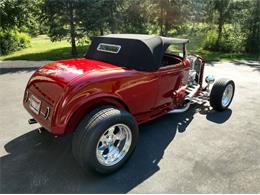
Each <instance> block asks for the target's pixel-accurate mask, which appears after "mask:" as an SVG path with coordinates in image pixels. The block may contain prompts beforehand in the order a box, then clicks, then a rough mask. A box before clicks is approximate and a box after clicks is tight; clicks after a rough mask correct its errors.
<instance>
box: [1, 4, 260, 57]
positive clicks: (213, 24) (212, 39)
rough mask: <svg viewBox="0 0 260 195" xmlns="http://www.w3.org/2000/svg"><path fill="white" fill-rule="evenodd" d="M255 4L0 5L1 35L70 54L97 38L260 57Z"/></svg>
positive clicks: (259, 16)
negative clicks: (175, 42) (40, 40)
mask: <svg viewBox="0 0 260 195" xmlns="http://www.w3.org/2000/svg"><path fill="white" fill-rule="evenodd" d="M259 13H260V1H259V0H207V1H204V0H34V1H32V0H2V1H0V17H1V26H0V30H1V32H7V31H10V32H11V31H12V29H16V30H17V31H18V32H26V33H29V34H30V35H31V36H36V35H38V34H39V33H44V34H48V35H49V36H50V38H51V40H52V41H60V40H63V39H65V40H68V41H69V42H70V44H71V53H72V54H73V55H74V56H76V55H77V53H78V51H77V47H78V46H81V45H84V44H88V43H89V39H90V38H91V37H93V36H96V35H103V34H108V33H145V34H160V35H163V36H173V37H180V36H185V37H186V38H190V37H194V38H196V40H197V39H198V37H202V39H201V40H198V43H204V48H205V49H208V50H211V51H221V52H232V53H233V52H249V53H255V54H259V52H260V44H258V43H259V42H260V20H259V19H260V14H259Z"/></svg>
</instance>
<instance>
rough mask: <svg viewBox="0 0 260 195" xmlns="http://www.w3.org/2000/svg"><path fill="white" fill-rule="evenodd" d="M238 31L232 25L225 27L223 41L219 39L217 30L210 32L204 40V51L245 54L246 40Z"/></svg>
mask: <svg viewBox="0 0 260 195" xmlns="http://www.w3.org/2000/svg"><path fill="white" fill-rule="evenodd" d="M238 30H239V29H235V28H233V27H232V26H231V25H225V26H224V32H223V35H222V37H221V39H219V36H218V33H217V30H216V29H213V30H211V31H209V32H208V33H207V36H206V39H205V40H204V45H203V47H204V49H207V50H210V51H222V52H227V53H229V52H230V53H234V52H243V51H244V50H245V48H244V43H245V38H244V36H243V34H242V33H241V32H239V31H238Z"/></svg>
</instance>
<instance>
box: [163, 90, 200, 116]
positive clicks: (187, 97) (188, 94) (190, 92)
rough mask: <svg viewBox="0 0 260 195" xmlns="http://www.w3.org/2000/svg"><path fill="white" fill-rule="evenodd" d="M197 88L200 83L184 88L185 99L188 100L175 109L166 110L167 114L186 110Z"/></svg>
mask: <svg viewBox="0 0 260 195" xmlns="http://www.w3.org/2000/svg"><path fill="white" fill-rule="evenodd" d="M199 88H200V85H193V86H191V87H187V89H186V93H187V96H186V98H185V99H186V100H188V101H189V102H188V103H187V104H186V105H185V106H184V107H182V108H177V109H173V110H171V111H170V112H168V114H174V113H182V112H186V111H187V110H188V109H189V108H190V105H191V102H192V98H193V97H194V96H195V95H196V93H197V92H198V90H199Z"/></svg>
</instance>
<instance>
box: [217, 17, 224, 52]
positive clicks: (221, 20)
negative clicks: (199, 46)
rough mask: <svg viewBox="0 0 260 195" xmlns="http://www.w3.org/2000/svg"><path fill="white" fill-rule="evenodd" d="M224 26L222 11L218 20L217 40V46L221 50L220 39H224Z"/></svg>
mask: <svg viewBox="0 0 260 195" xmlns="http://www.w3.org/2000/svg"><path fill="white" fill-rule="evenodd" d="M223 26H224V18H223V14H222V13H220V15H219V21H218V38H217V42H216V46H217V48H218V50H220V48H221V47H220V41H221V39H222V31H223Z"/></svg>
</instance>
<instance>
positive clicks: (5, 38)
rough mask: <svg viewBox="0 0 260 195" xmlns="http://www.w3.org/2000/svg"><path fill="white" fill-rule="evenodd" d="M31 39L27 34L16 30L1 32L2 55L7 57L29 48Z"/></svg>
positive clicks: (0, 48) (0, 51)
mask: <svg viewBox="0 0 260 195" xmlns="http://www.w3.org/2000/svg"><path fill="white" fill-rule="evenodd" d="M30 43H31V37H30V36H29V35H28V34H26V33H20V32H18V31H16V30H8V31H1V32H0V55H7V54H9V53H11V52H14V51H17V50H20V49H23V48H26V47H29V46H30Z"/></svg>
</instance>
